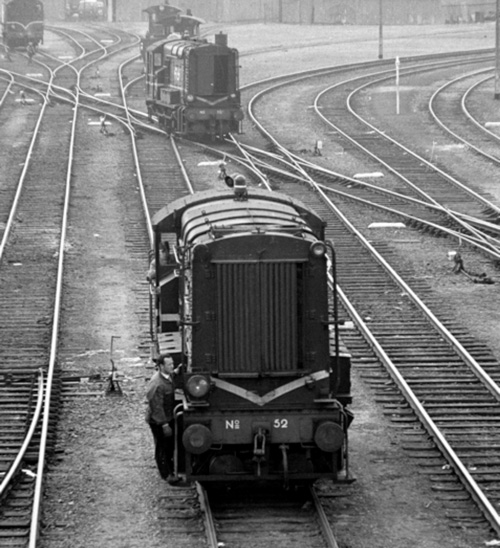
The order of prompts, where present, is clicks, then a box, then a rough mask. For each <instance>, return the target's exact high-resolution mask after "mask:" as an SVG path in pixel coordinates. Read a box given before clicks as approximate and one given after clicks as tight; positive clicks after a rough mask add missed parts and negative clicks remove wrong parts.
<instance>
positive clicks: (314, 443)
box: [176, 191, 352, 482]
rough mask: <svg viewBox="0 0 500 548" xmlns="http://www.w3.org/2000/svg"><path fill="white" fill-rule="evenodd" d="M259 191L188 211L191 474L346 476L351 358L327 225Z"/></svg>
mask: <svg viewBox="0 0 500 548" xmlns="http://www.w3.org/2000/svg"><path fill="white" fill-rule="evenodd" d="M249 194H250V196H248V197H247V199H243V200H242V199H236V198H234V197H233V196H231V195H229V196H228V194H227V193H224V194H223V195H222V196H220V199H219V200H213V201H212V202H205V201H203V202H200V203H198V204H197V203H195V202H196V200H193V203H191V204H190V207H187V208H183V211H182V214H181V213H180V211H178V212H177V213H176V216H177V219H179V215H181V217H180V218H181V220H180V221H179V222H180V227H179V230H178V231H177V232H178V238H179V242H181V243H182V245H181V246H179V247H178V249H179V294H180V301H181V303H182V304H181V307H180V311H179V312H180V313H179V325H180V329H181V338H182V357H183V359H184V360H185V369H184V394H183V405H182V409H180V411H179V418H180V420H182V425H183V426H182V428H183V434H182V447H181V449H182V451H183V453H184V458H185V461H184V462H185V471H186V475H187V478H188V479H194V480H198V481H203V482H212V481H216V482H221V481H222V482H230V481H242V480H248V481H256V480H264V481H273V480H280V481H287V482H288V481H310V480H314V479H316V478H319V477H329V478H332V479H337V480H339V479H341V478H344V477H346V473H345V471H346V466H345V464H346V460H347V430H348V426H349V424H350V422H351V419H352V417H351V415H350V413H349V412H348V411H347V410H346V406H347V405H348V404H349V403H350V401H351V397H350V380H349V379H350V360H349V356H348V354H347V353H346V352H343V351H342V349H341V348H336V347H335V340H336V337H334V336H333V331H334V330H335V329H336V327H337V326H336V325H334V322H333V319H332V318H333V315H332V314H331V310H332V308H333V306H334V304H333V296H332V291H331V289H329V287H328V279H327V278H328V276H327V274H328V260H327V259H328V249H327V245H326V244H325V243H324V241H323V239H322V238H323V230H324V226H323V223H322V222H321V220H320V219H319V218H318V217H316V216H315V214H313V213H312V212H311V211H310V210H308V209H306V208H305V207H304V206H299V205H298V204H297V203H295V201H292V200H291V199H290V198H286V197H278V196H277V195H275V194H271V193H266V192H263V191H251V192H250V193H249ZM271 196H272V198H271ZM187 201H189V199H187ZM184 202H186V200H185V201H184Z"/></svg>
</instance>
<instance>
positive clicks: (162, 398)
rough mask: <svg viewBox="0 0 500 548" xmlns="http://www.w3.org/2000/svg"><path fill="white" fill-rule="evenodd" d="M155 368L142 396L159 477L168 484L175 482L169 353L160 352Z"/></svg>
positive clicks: (172, 392)
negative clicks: (144, 394)
mask: <svg viewBox="0 0 500 548" xmlns="http://www.w3.org/2000/svg"><path fill="white" fill-rule="evenodd" d="M156 365H157V371H156V373H155V374H154V375H153V376H152V377H151V380H150V381H149V384H148V388H147V392H146V397H147V400H148V409H147V413H146V422H147V423H148V424H149V426H150V428H151V432H152V433H153V438H154V442H155V460H156V465H157V466H158V470H159V472H160V475H161V477H162V478H163V479H166V480H167V481H168V482H169V483H170V484H174V483H178V482H179V478H178V477H176V476H175V475H174V470H173V457H174V446H175V442H174V440H175V431H174V430H175V423H174V405H175V387H174V377H173V376H174V373H175V371H174V362H173V360H172V357H171V356H170V355H169V354H163V355H161V356H160V357H159V358H158V359H157V361H156Z"/></svg>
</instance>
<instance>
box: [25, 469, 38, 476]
mask: <svg viewBox="0 0 500 548" xmlns="http://www.w3.org/2000/svg"><path fill="white" fill-rule="evenodd" d="M23 474H26V475H27V476H29V477H30V478H36V474H35V473H34V472H32V471H31V470H28V469H27V468H23Z"/></svg>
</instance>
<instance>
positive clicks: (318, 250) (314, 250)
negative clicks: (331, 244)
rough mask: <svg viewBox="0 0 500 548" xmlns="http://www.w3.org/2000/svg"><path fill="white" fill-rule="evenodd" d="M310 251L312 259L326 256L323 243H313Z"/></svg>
mask: <svg viewBox="0 0 500 548" xmlns="http://www.w3.org/2000/svg"><path fill="white" fill-rule="evenodd" d="M310 251H311V255H313V256H314V257H323V256H324V255H326V245H325V244H324V243H323V242H314V243H313V244H312V245H311V248H310Z"/></svg>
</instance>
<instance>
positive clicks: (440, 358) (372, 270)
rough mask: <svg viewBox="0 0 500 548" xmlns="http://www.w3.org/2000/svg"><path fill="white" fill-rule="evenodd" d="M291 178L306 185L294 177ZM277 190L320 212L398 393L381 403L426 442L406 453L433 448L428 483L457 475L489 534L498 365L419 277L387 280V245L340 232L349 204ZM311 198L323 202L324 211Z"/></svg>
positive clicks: (494, 517)
mask: <svg viewBox="0 0 500 548" xmlns="http://www.w3.org/2000/svg"><path fill="white" fill-rule="evenodd" d="M323 110H324V109H323ZM337 123H338V121H337V120H336V124H337ZM299 175H300V177H301V178H302V179H304V180H306V179H307V177H304V174H303V173H302V172H299ZM274 181H275V182H276V175H275V179H274ZM278 186H279V187H280V190H281V191H284V192H285V193H287V194H290V195H291V196H294V197H296V198H298V199H301V200H302V201H304V202H305V203H306V204H308V205H309V206H310V207H312V208H313V209H315V210H316V211H319V212H320V213H322V214H323V217H324V218H325V220H326V221H327V225H328V231H329V233H330V234H331V236H332V240H333V241H334V242H335V243H336V249H337V253H338V257H337V264H338V265H339V266H338V268H339V285H340V287H341V289H342V293H343V294H344V295H345V297H346V302H352V305H353V306H352V309H351V313H353V314H352V317H353V319H354V320H355V322H356V323H357V325H358V326H360V328H361V330H362V331H363V332H364V333H365V336H366V337H367V341H368V343H369V345H370V346H371V347H372V348H374V349H375V350H376V352H377V353H378V357H379V358H380V359H381V360H383V361H384V363H386V367H387V368H388V369H387V370H388V372H389V373H388V374H389V375H390V376H391V378H392V379H393V380H394V382H395V383H396V385H397V387H398V389H399V390H400V391H401V393H400V394H399V395H397V396H396V395H395V394H394V392H393V389H392V388H391V389H390V391H391V394H390V395H389V396H388V400H390V405H392V406H393V409H394V408H396V407H397V408H398V410H399V411H401V413H402V414H403V415H404V414H407V413H410V414H412V413H413V412H415V413H416V414H417V416H419V418H420V420H422V422H423V424H424V425H425V428H426V430H427V432H428V433H429V434H430V435H431V436H432V440H433V441H432V442H431V443H430V444H429V443H428V442H426V443H427V447H426V445H425V443H423V442H422V441H420V444H419V443H415V444H413V447H414V448H415V447H418V448H419V450H420V452H421V454H426V452H425V449H424V448H428V447H430V446H432V447H438V448H439V449H440V450H441V451H443V453H445V454H446V455H447V458H448V459H449V460H450V462H451V465H450V468H449V469H446V477H445V478H444V477H443V474H440V473H439V472H438V471H437V467H436V468H434V469H433V472H434V475H433V476H432V477H433V479H434V480H435V481H436V482H441V486H442V485H444V484H445V483H446V481H448V480H449V481H450V482H451V481H456V478H457V477H459V478H460V479H461V481H462V482H463V484H464V485H466V488H467V489H468V490H469V493H471V496H472V498H473V499H474V500H475V501H476V503H478V504H479V507H481V508H482V512H483V514H484V515H485V516H486V517H487V519H488V521H489V523H490V525H491V526H492V527H493V528H494V529H495V530H497V531H498V513H497V509H498V506H497V499H496V497H495V495H494V493H495V492H496V491H497V489H498V479H499V478H498V476H496V467H495V465H494V463H493V459H492V458H491V457H492V453H493V452H494V448H495V447H496V445H497V444H498V442H499V440H498V438H497V437H496V436H497V428H496V424H497V421H498V412H499V406H498V390H499V388H498V380H499V379H498V374H497V371H498V365H499V364H498V362H497V361H496V359H495V358H494V357H493V355H492V354H491V352H490V351H489V350H488V349H487V348H486V347H485V346H484V345H482V344H480V343H478V342H477V341H475V340H474V339H473V338H472V337H471V336H470V335H469V334H468V333H467V332H466V330H464V329H463V328H461V326H460V324H459V323H458V322H457V321H456V320H455V319H454V318H452V317H449V316H447V315H446V313H444V312H443V310H444V307H443V304H442V303H440V302H437V301H436V300H435V299H434V298H433V296H432V292H430V290H429V288H428V287H426V286H425V284H423V283H422V280H420V279H418V278H415V277H414V276H413V275H412V273H411V272H403V273H402V274H403V277H404V279H405V280H407V281H406V282H404V281H403V280H401V279H400V278H399V277H398V276H396V273H395V272H394V271H393V269H392V268H391V267H390V263H392V264H394V263H395V259H394V258H393V257H392V254H391V250H390V248H389V247H388V246H386V245H384V244H379V248H380V249H378V250H375V249H374V247H373V246H372V245H371V244H369V243H368V242H367V241H366V240H365V239H364V237H363V236H362V235H361V233H359V232H358V231H356V229H355V227H354V226H349V223H348V222H347V220H346V219H345V218H344V215H343V214H342V213H340V211H339V210H342V211H343V212H345V214H346V215H348V216H349V215H351V214H354V213H355V212H354V208H353V207H350V206H346V204H344V203H342V201H341V200H340V201H339V200H336V204H335V206H334V205H333V204H332V203H331V202H329V200H328V199H327V197H326V195H325V194H324V193H323V192H322V191H321V189H320V188H318V187H317V186H316V185H314V183H311V184H310V185H308V184H306V183H305V182H302V184H301V183H299V182H297V181H295V182H290V179H289V178H286V177H283V178H282V179H281V180H280V181H279V184H278ZM310 187H314V189H315V191H316V192H311V191H310ZM320 196H321V198H322V199H323V200H325V201H326V202H327V203H329V206H328V208H327V207H325V205H324V204H325V202H323V200H322V199H320ZM332 212H335V214H334V216H332ZM359 215H360V213H357V214H355V216H357V217H359ZM375 246H376V245H375ZM376 251H379V252H381V254H380V255H378V254H377V253H375V252H376ZM370 257H371V258H370ZM396 280H397V281H396ZM419 295H420V296H421V297H419ZM349 307H350V305H349ZM344 336H345V338H346V339H347V341H349V338H350V336H349V332H346V333H345V334H344ZM356 337H357V335H355V338H356ZM358 344H359V343H358V342H356V343H355V344H354V347H355V348H356V346H357V345H358ZM348 346H349V343H348ZM357 349H359V348H357ZM353 353H354V355H355V356H356V355H357V352H353ZM380 382H381V383H382V382H386V379H384V380H381V381H380ZM403 396H404V397H403ZM412 410H413V411H412ZM412 416H413V415H412ZM409 420H414V419H409ZM408 445H409V446H410V444H408ZM427 456H428V454H427ZM479 485H480V486H481V487H482V489H481V488H479V487H478V486H479ZM492 493H493V495H491V494H492ZM488 495H489V496H488ZM455 502H456V501H455ZM448 503H449V504H453V502H451V501H448ZM455 510H456V509H455ZM462 511H463V514H462V515H461V516H460V518H459V519H463V520H464V521H469V522H472V521H474V519H477V516H476V515H474V512H473V511H472V512H471V507H470V505H467V504H465V505H464V507H463V508H462ZM471 516H472V517H471Z"/></svg>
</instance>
